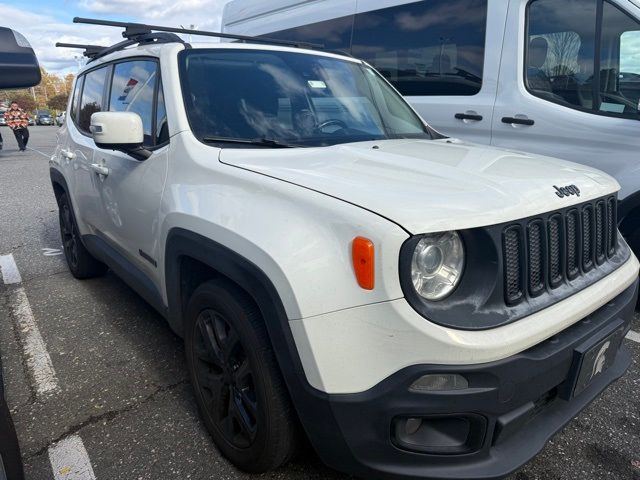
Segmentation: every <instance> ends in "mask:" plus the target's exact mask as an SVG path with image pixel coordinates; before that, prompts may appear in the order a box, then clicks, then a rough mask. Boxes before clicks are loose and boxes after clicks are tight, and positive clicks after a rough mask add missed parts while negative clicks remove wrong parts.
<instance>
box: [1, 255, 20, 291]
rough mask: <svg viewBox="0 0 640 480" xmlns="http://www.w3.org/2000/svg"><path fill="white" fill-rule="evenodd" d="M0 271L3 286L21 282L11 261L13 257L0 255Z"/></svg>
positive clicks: (14, 264)
mask: <svg viewBox="0 0 640 480" xmlns="http://www.w3.org/2000/svg"><path fill="white" fill-rule="evenodd" d="M0 270H2V280H3V281H4V283H5V285H12V284H14V283H21V282H22V277H21V276H20V272H19V271H18V266H17V265H16V261H15V260H14V259H13V255H11V254H9V255H0Z"/></svg>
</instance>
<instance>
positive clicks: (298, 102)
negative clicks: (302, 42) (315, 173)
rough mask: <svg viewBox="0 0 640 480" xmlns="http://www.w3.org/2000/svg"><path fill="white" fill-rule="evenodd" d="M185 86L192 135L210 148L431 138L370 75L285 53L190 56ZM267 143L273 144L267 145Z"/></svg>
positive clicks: (337, 62) (184, 60) (185, 58)
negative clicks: (216, 146) (203, 141)
mask: <svg viewBox="0 0 640 480" xmlns="http://www.w3.org/2000/svg"><path fill="white" fill-rule="evenodd" d="M181 81H182V88H183V93H184V99H185V104H186V107H187V113H188V116H189V121H190V124H191V128H192V129H193V132H194V133H195V135H196V136H197V137H198V138H200V139H201V140H202V139H206V141H207V142H209V143H216V139H217V143H221V144H225V143H226V144H227V145H225V146H235V147H244V148H246V147H247V142H230V141H225V139H226V140H229V139H236V140H247V141H250V142H251V145H252V146H254V147H255V146H263V147H265V146H270V145H271V146H273V145H275V144H276V143H280V144H289V145H291V144H295V145H296V146H324V145H335V144H339V143H347V142H357V141H365V140H382V139H393V138H427V139H429V138H431V135H430V133H429V130H428V128H427V127H426V126H425V125H424V123H423V122H422V120H421V119H420V118H419V117H418V116H417V115H416V114H415V113H414V112H413V110H411V108H410V107H408V105H407V104H406V103H405V101H404V100H403V99H402V98H401V97H400V96H399V95H398V94H397V93H396V92H395V91H394V90H393V89H392V88H391V87H390V86H389V85H388V84H387V83H386V82H385V81H384V80H383V79H382V78H381V77H380V76H379V75H378V74H377V73H376V72H375V71H373V70H372V69H370V68H369V67H366V66H363V65H361V64H360V63H357V62H351V61H347V60H342V59H337V58H334V57H329V56H321V55H311V54H305V53H298V52H287V51H269V50H266V51H262V50H240V49H236V50H230V49H229V50H227V49H207V50H186V51H184V52H182V54H181ZM265 140H268V141H267V142H265Z"/></svg>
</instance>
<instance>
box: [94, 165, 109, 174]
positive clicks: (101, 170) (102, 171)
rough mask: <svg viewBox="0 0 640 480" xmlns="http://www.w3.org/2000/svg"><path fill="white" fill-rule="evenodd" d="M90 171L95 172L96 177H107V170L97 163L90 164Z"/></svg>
mask: <svg viewBox="0 0 640 480" xmlns="http://www.w3.org/2000/svg"><path fill="white" fill-rule="evenodd" d="M91 170H93V171H94V172H96V173H97V174H98V175H104V176H105V177H106V176H107V175H109V169H108V168H107V167H105V166H104V165H100V164H99V163H92V164H91Z"/></svg>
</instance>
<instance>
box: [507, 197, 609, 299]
mask: <svg viewBox="0 0 640 480" xmlns="http://www.w3.org/2000/svg"><path fill="white" fill-rule="evenodd" d="M616 207H617V205H616V198H615V197H614V196H612V197H607V198H604V199H599V200H596V201H594V202H589V203H585V204H582V205H577V206H575V207H571V208H569V209H566V210H563V211H561V212H552V213H549V214H545V215H544V216H542V217H540V218H535V219H533V220H530V221H528V222H526V223H520V224H516V225H510V226H508V227H507V228H505V229H504V231H503V245H502V247H503V248H502V254H503V259H504V290H505V292H504V293H505V300H506V302H507V304H509V305H515V304H517V303H519V302H520V301H521V300H523V299H524V298H525V297H529V298H535V297H538V296H540V295H542V294H543V293H544V292H545V291H547V290H553V289H555V288H557V287H559V286H560V285H562V284H563V283H564V282H565V281H571V280H574V279H576V278H577V277H579V276H581V275H584V274H586V273H588V272H589V271H591V270H593V269H594V268H597V267H598V266H600V265H602V264H603V263H605V262H606V261H607V259H608V258H610V257H612V256H613V255H614V254H615V253H616V247H617V238H618V237H617V235H618V234H617V228H616V224H617V223H616Z"/></svg>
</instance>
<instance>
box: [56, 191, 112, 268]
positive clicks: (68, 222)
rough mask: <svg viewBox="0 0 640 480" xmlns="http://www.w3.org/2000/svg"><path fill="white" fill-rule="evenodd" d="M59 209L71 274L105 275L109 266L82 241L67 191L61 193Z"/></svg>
mask: <svg viewBox="0 0 640 480" xmlns="http://www.w3.org/2000/svg"><path fill="white" fill-rule="evenodd" d="M58 209H59V218H60V234H61V236H62V249H63V251H64V257H65V259H66V260H67V265H68V266H69V270H70V271H71V274H72V275H73V276H74V277H76V278H79V279H85V278H93V277H99V276H100V275H104V274H105V273H106V271H107V269H108V268H107V266H106V265H105V264H104V263H102V262H100V261H98V260H96V259H95V258H94V257H93V256H92V255H91V254H90V253H89V251H88V250H87V249H86V248H85V246H84V244H83V243H82V237H81V236H80V232H79V231H78V225H77V223H76V219H75V217H74V216H73V210H72V208H71V203H70V202H69V198H68V197H67V194H66V193H63V194H62V195H60V198H59V199H58Z"/></svg>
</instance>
